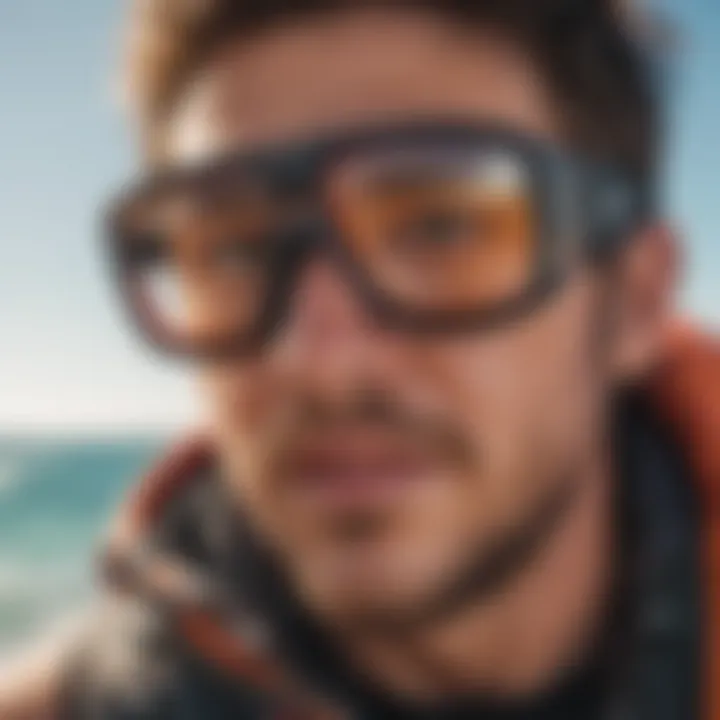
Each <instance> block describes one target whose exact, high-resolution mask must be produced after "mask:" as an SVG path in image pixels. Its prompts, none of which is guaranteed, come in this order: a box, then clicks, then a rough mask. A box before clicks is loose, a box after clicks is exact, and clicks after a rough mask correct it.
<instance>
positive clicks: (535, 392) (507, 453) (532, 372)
mask: <svg viewBox="0 0 720 720" xmlns="http://www.w3.org/2000/svg"><path fill="white" fill-rule="evenodd" d="M597 333H598V319H597V312H596V303H595V294H594V290H593V287H592V285H591V283H590V282H589V281H585V280H583V279H581V280H578V281H577V282H576V283H575V284H573V286H571V287H569V288H567V289H566V291H564V292H563V294H562V295H561V296H560V297H559V298H557V299H556V300H555V301H554V302H553V303H552V304H551V305H550V306H548V307H546V308H544V309H543V310H541V311H540V312H538V313H536V314H535V315H534V316H533V317H532V318H530V319H529V320H528V321H527V322H524V323H520V324H518V325H516V326H514V327H511V328H508V329H505V330H502V331H499V332H497V333H489V334H487V335H485V336H480V337H476V338H473V339H468V340H463V341H458V342H454V343H447V344H443V345H441V346H434V347H430V346H429V347H428V348H427V350H426V352H424V353H423V362H424V363H425V365H426V374H427V375H428V376H429V375H431V374H432V375H434V377H435V378H436V382H435V385H436V387H442V388H443V392H444V394H445V409H446V412H448V413H450V414H451V416H452V417H454V418H457V421H458V423H461V425H459V427H460V428H461V429H462V430H463V431H464V432H466V433H467V435H468V438H469V439H471V440H472V441H473V443H474V444H475V446H476V447H477V449H478V451H479V453H480V454H481V460H482V461H484V462H483V473H482V482H483V484H484V485H485V486H486V487H485V488H483V491H484V492H486V493H490V492H493V493H495V495H496V497H497V501H498V502H500V501H501V497H503V496H504V497H505V498H506V499H507V502H508V503H512V502H513V498H516V499H517V498H518V497H521V496H522V495H523V494H527V491H530V492H532V491H533V489H534V488H535V487H537V488H538V491H541V487H540V486H542V485H543V484H544V483H545V484H546V483H550V482H553V481H554V480H555V479H556V478H555V477H552V476H553V475H557V474H558V473H560V472H562V471H563V469H564V467H563V466H567V465H568V464H570V463H572V462H574V460H573V459H572V458H571V455H573V456H577V455H579V454H580V453H583V452H587V451H589V449H590V448H589V445H590V444H591V443H592V442H594V441H596V440H597V437H598V435H599V428H600V423H601V420H602V413H603V406H602V398H603V393H604V388H605V387H606V384H605V379H604V378H605V375H604V373H603V369H602V362H601V358H600V356H599V353H598V350H599V349H598V346H597ZM543 475H544V476H545V478H547V479H544V478H543V477H541V476H543ZM516 501H517V502H520V501H519V500H516Z"/></svg>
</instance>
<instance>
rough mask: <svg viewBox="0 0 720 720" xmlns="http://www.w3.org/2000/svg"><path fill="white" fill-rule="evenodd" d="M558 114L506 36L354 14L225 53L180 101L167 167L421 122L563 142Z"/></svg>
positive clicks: (242, 43)
mask: <svg viewBox="0 0 720 720" xmlns="http://www.w3.org/2000/svg"><path fill="white" fill-rule="evenodd" d="M555 115H556V114H555V109H554V106H553V103H552V101H551V98H550V97H549V93H548V91H547V89H546V87H545V84H544V82H543V79H542V77H541V75H540V74H539V72H538V71H537V68H535V67H534V66H533V63H532V61H531V58H530V57H528V55H527V54H526V53H525V52H524V51H523V49H522V48H520V47H518V46H517V45H515V44H513V43H512V42H510V41H509V40H508V39H505V38H503V37H502V36H500V35H499V34H498V33H497V32H493V31H492V30H490V29H485V30H483V29H477V28H473V29H472V31H469V30H467V29H463V28H461V27H460V26H457V25H454V24H452V23H450V22H447V21H444V20H442V19H440V18H439V17H436V16H431V15H429V14H422V13H419V12H412V11H393V12H389V11H385V12H382V11H365V12H345V13H337V14H334V15H328V16H325V17H317V18H307V19H304V20H302V21H297V22H295V23H293V24H290V23H288V24H286V25H279V26H277V27H275V28H273V29H272V30H269V31H265V32H264V33H263V34H262V35H259V36H256V37H255V38H253V39H251V40H236V41H234V42H230V43H227V44H226V45H224V46H223V47H222V48H220V49H219V50H218V51H217V52H216V53H215V55H214V56H213V57H211V58H210V59H209V60H208V61H207V62H206V63H205V65H204V66H203V67H202V68H201V70H200V72H199V73H198V74H197V76H196V77H195V79H194V80H193V82H192V83H191V84H190V85H189V87H188V88H187V89H186V90H185V93H184V95H183V96H182V97H181V98H180V99H179V102H178V104H177V107H176V109H175V111H174V113H173V115H172V117H171V119H170V123H169V126H168V155H169V157H168V160H170V161H171V162H172V161H185V160H195V159H199V158H202V157H204V156H208V155H213V154H216V153H218V152H223V151H224V150H228V149H240V148H242V147H246V146H247V147H250V146H253V145H257V144H260V143H272V142H274V141H282V140H287V139H290V138H292V137H295V136H301V135H309V134H315V133H318V134H319V133H321V132H326V131H333V130H339V129H343V128H347V127H351V126H356V125H363V124H369V123H382V122H383V121H384V120H388V121H392V120H398V119H403V120H407V119H410V118H414V117H424V118H447V119H452V118H457V119H462V120H464V121H468V120H472V119H474V118H477V119H478V120H492V121H494V122H501V123H504V124H507V125H508V126H510V127H513V128H515V129H519V130H526V131H530V132H532V133H534V134H535V135H540V136H546V137H548V138H553V137H555V136H556V135H557V134H558V127H559V122H558V120H557V118H556V116H555Z"/></svg>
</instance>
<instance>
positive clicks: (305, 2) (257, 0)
mask: <svg viewBox="0 0 720 720" xmlns="http://www.w3.org/2000/svg"><path fill="white" fill-rule="evenodd" d="M134 2H135V6H134V8H133V10H134V12H133V14H132V22H131V25H130V36H129V37H130V44H129V52H128V57H127V60H128V63H127V71H128V72H127V80H128V83H127V88H128V98H129V101H130V104H131V107H132V108H133V109H134V111H135V113H136V116H137V118H138V120H139V122H140V129H141V135H142V137H143V140H144V142H145V144H146V149H148V151H149V152H150V154H151V155H152V154H154V153H155V151H157V149H158V147H159V146H160V145H161V140H162V137H163V124H164V120H165V118H166V117H167V115H168V113H169V112H170V111H171V110H172V107H173V105H174V102H175V101H176V100H177V98H178V95H179V94H180V93H181V92H182V89H183V87H184V86H185V84H186V83H187V82H188V80H189V78H190V77H191V76H192V74H193V73H194V72H196V71H197V70H198V68H199V66H200V65H201V64H202V62H203V60H204V59H205V58H207V56H208V55H209V54H210V53H212V52H213V51H214V50H215V49H216V48H217V47H218V46H219V45H220V44H222V43H224V42H226V41H227V40H229V39H232V38H235V37H237V38H238V39H241V38H242V37H243V36H244V37H248V36H252V35H253V34H254V33H257V32H259V31H261V30H262V29H264V28H266V27H268V26H270V27H272V26H273V25H274V24H278V23H280V22H286V21H287V20H288V19H296V18H301V17H303V16H308V15H311V14H319V13H328V12H333V11H338V10H342V9H348V8H371V7H373V8H375V7H377V8H409V9H416V10H422V11H430V12H433V13H437V14H438V15H439V16H441V17H443V18H446V19H448V20H450V21H459V22H461V23H463V25H464V26H469V27H472V26H473V25H475V26H477V27H478V28H485V27H491V28H492V29H493V30H497V31H498V32H500V33H503V34H505V35H507V36H509V37H510V38H511V39H513V40H515V41H517V42H519V43H521V44H522V46H523V47H525V48H526V49H527V50H528V51H529V52H530V53H532V57H533V60H534V61H535V62H536V63H537V64H538V66H539V69H540V71H541V73H542V75H543V76H544V77H545V78H546V80H547V82H548V84H549V87H550V89H551V90H552V92H553V93H554V96H555V97H556V98H557V101H558V102H559V103H560V107H561V110H562V117H563V118H564V120H565V125H566V131H567V134H568V140H569V142H570V143H571V144H572V145H573V146H575V147H577V148H579V149H581V150H583V151H585V152H588V153H589V154H592V155H593V156H599V157H602V158H606V159H608V160H610V161H613V162H616V163H618V164H620V165H622V166H623V167H625V168H627V169H629V170H631V171H632V172H633V173H637V174H640V175H641V176H642V177H643V178H645V179H650V178H652V177H653V176H654V174H655V166H656V162H657V159H658V155H659V135H660V133H659V130H660V128H659V126H660V122H659V114H660V112H659V107H658V97H657V93H656V91H655V90H656V88H655V82H654V79H653V78H652V76H651V75H652V74H651V73H649V72H648V68H649V64H648V62H647V53H646V51H645V48H644V47H642V43H641V42H639V39H638V35H637V33H635V32H633V31H632V27H633V24H632V23H629V22H628V13H627V8H626V7H625V5H627V3H623V4H622V6H621V5H620V3H619V2H618V1H617V0H352V1H349V0H134Z"/></svg>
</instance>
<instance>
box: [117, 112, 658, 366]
mask: <svg viewBox="0 0 720 720" xmlns="http://www.w3.org/2000/svg"><path fill="white" fill-rule="evenodd" d="M432 144H446V145H447V146H448V147H450V146H453V147H456V148H458V149H461V150H466V151H467V152H468V153H471V152H473V151H477V150H479V149H491V150H493V151H497V150H501V151H503V152H505V153H509V154H510V155H511V156H513V157H515V158H518V159H519V160H521V161H522V165H523V167H524V169H525V170H527V175H528V178H529V182H530V191H531V197H532V201H533V208H532V209H533V212H534V215H535V217H536V218H537V233H538V237H537V239H536V242H535V248H536V253H535V259H534V268H533V269H532V272H531V277H530V280H529V282H528V283H527V285H526V287H525V288H524V289H523V291H522V292H521V293H519V294H518V295H517V296H515V297H513V298H510V299H509V300H507V301H504V302H501V303H498V304H497V305H496V306H494V307H484V308H481V309H480V308H467V309H465V310H452V311H440V310H438V311H428V310H418V309H416V308H411V307H408V306H406V305H404V304H403V303H400V302H398V301H397V300H395V299H393V298H391V297H389V296H388V295H387V294H385V293H384V292H383V291H382V289H380V288H378V287H377V285H376V284H375V283H374V282H373V280H372V278H371V277H370V276H369V275H368V273H367V272H366V271H365V270H364V268H363V267H362V265H361V264H360V263H359V262H357V260H356V259H355V258H354V257H353V253H352V251H351V249H350V248H349V247H348V243H346V242H343V234H342V232H341V230H340V228H339V227H338V223H337V218H336V214H335V212H334V209H333V208H332V207H331V205H330V202H329V199H328V197H327V194H328V193H327V192H326V191H325V188H326V187H327V184H328V177H329V176H330V174H331V173H332V172H333V171H334V170H335V169H336V168H337V167H338V165H339V164H341V163H344V162H345V161H347V160H349V159H351V158H353V157H362V156H363V155H368V154H369V153H371V152H372V153H375V154H381V153H382V152H383V150H385V149H388V150H390V151H395V150H397V149H398V148H404V147H409V148H412V147H414V146H417V147H421V148H422V147H423V146H424V145H427V146H429V145H432ZM247 175H250V176H251V177H253V178H256V179H257V180H258V182H263V183H269V185H270V187H271V188H272V190H273V192H281V193H283V194H285V193H287V194H289V195H294V194H300V195H303V196H305V197H308V198H309V200H310V203H311V205H312V207H313V208H315V209H316V211H315V212H314V214H313V217H312V218H310V220H309V222H306V223H305V224H304V225H302V226H298V227H293V228H292V229H291V231H289V232H288V233H286V234H285V233H283V236H282V237H278V238H273V243H274V244H275V243H277V247H274V249H273V253H272V258H273V259H272V263H273V265H272V267H271V277H272V280H271V283H270V288H269V291H268V296H267V297H266V298H265V302H264V307H263V310H262V312H261V313H259V316H258V321H257V322H256V323H255V325H254V326H253V327H252V328H250V329H249V330H247V331H245V332H243V333H242V334H240V333H238V334H237V336H233V337H227V338H225V339H223V340H222V341H217V342H211V343H204V344H202V346H201V345H199V344H197V343H189V342H183V341H182V340H179V339H178V338H175V337H173V336H171V335H170V334H169V333H168V332H166V330H165V328H164V327H163V326H162V324H160V323H158V322H157V321H156V318H155V317H154V316H153V314H152V313H151V312H150V311H149V309H148V307H147V306H146V305H145V304H144V303H143V302H142V300H141V298H139V297H138V294H137V293H136V292H135V291H134V290H133V285H134V273H133V270H132V268H131V266H130V265H131V264H130V263H129V262H128V260H127V257H126V252H125V248H126V247H127V244H128V239H129V231H128V228H127V226H126V220H125V218H126V217H127V214H128V212H129V211H130V210H131V209H132V208H134V207H135V206H136V204H137V203H138V202H143V201H146V200H147V199H148V198H151V197H152V196H153V194H155V193H164V192H166V191H168V190H171V189H173V188H174V187H183V186H186V185H187V184H188V183H192V184H193V185H201V186H202V185H203V184H207V183H218V182H220V183H223V182H226V181H228V180H229V181H237V178H238V177H240V176H247ZM649 195H650V194H649V193H648V191H647V188H646V187H645V184H644V183H643V182H642V181H641V180H639V179H637V178H633V177H632V176H631V175H630V174H628V173H624V172H621V171H619V170H617V169H616V168H612V167H609V166H608V165H605V164H603V163H601V162H595V161H591V160H588V159H586V158H582V157H580V156H578V155H577V154H575V153H573V152H572V151H569V150H566V149H564V148H562V147H559V146H558V145H556V144H553V143H551V142H548V141H547V140H545V139H542V138H536V137H533V136H531V135H529V134H526V133H522V132H518V131H515V130H513V129H510V128H507V127H503V126H498V125H490V124H478V123H477V122H474V123H460V122H457V121H450V122H448V121H431V122H427V121H422V122H412V123H401V124H395V125H390V126H382V127H376V126H372V127H366V128H361V129H359V130H351V131H346V132H343V133H339V134H336V135H331V136H326V137H322V138H319V139H317V138H313V139H310V140H300V141H297V142H293V143H289V144H283V145H278V146H272V147H263V148H259V149H257V150H256V151H251V152H247V151H244V152H238V153H231V154H228V155H224V156H223V157H221V158H219V159H214V160H210V161H209V162H207V163H204V164H202V165H192V166H183V167H179V168H171V169H169V170H165V171H161V172H158V173H155V174H153V175H151V176H150V177H148V178H145V179H142V180H140V182H138V183H136V184H134V185H133V186H131V187H130V188H129V189H128V190H126V191H124V192H123V193H121V195H120V196H119V198H118V199H117V200H115V201H114V203H113V204H112V205H111V208H110V210H109V211H108V213H107V214H106V220H105V227H106V233H105V237H106V249H107V250H108V255H109V260H110V264H111V267H112V270H113V275H114V278H115V281H116V283H117V285H118V287H119V288H120V294H121V296H122V300H123V303H124V306H125V308H126V309H127V310H128V311H129V314H130V317H131V319H132V321H133V325H134V326H135V327H136V328H137V329H139V331H140V333H141V335H142V336H143V338H144V339H145V340H146V341H147V342H149V343H150V344H151V345H153V346H154V347H155V348H156V349H157V350H159V351H161V352H163V353H166V354H169V355H172V356H181V357H185V358H189V359H193V360H213V359H223V358H228V357H238V356H246V355H250V354H253V353H256V352H258V351H259V350H260V349H261V348H262V347H263V345H264V344H265V343H267V341H268V340H269V339H270V338H271V337H272V336H273V335H274V334H275V333H276V332H277V331H278V328H279V327H280V326H281V324H282V322H283V321H284V319H285V318H286V316H287V314H288V311H289V307H290V303H291V297H292V293H293V290H294V287H295V285H296V283H297V282H298V279H299V278H300V276H301V270H302V267H303V266H304V264H305V263H306V262H307V260H308V258H309V257H311V256H312V255H313V254H314V253H317V252H322V253H324V254H325V255H326V256H327V257H329V258H330V259H331V260H332V261H333V262H334V263H335V264H336V265H337V267H338V269H339V270H340V271H341V273H342V274H343V276H344V277H345V278H346V279H347V281H348V282H349V283H350V285H351V286H352V288H353V290H354V292H356V293H357V294H358V296H359V297H360V298H361V301H362V302H363V304H364V305H365V307H366V308H367V309H368V310H369V312H370V313H371V314H372V316H373V317H374V318H375V319H376V321H377V322H379V323H380V324H382V325H383V326H385V327H387V328H390V329H392V330H395V331H398V332H405V333H410V334H414V335H424V336H429V337H433V336H434V337H440V336H448V335H456V334H467V333H475V332H484V331H488V330H491V329H493V328H497V327H501V326H504V325H506V324H507V323H509V322H512V321H514V320H517V319H520V318H522V317H524V316H526V315H528V314H529V313H531V312H533V310H535V309H537V308H538V307H540V306H541V305H542V304H543V302H544V301H545V300H547V299H548V298H549V297H550V296H551V295H552V294H553V293H554V292H555V291H556V290H557V289H558V288H560V287H561V286H562V284H563V282H564V280H565V278H566V276H567V275H568V274H569V272H570V270H571V267H572V266H573V265H572V263H568V262H563V261H561V260H562V258H560V259H559V258H558V255H560V254H561V253H560V250H561V249H562V248H561V247H559V245H560V244H561V243H562V242H565V243H569V242H571V243H572V245H573V248H574V249H573V251H572V252H571V254H574V255H579V256H581V257H583V258H586V259H589V260H598V259H601V258H603V257H606V256H608V255H611V254H613V253H614V252H615V251H616V250H617V249H618V248H619V247H621V246H622V245H623V244H624V243H625V242H627V240H629V238H630V237H631V236H632V234H633V233H634V231H635V230H637V229H638V227H640V226H641V225H643V224H645V223H647V222H648V221H649V220H650V218H651V215H652V203H651V198H650V197H649Z"/></svg>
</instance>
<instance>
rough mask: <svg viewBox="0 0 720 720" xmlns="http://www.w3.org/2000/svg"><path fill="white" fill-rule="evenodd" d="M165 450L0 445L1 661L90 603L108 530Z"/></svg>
mask: <svg viewBox="0 0 720 720" xmlns="http://www.w3.org/2000/svg"><path fill="white" fill-rule="evenodd" d="M162 446H163V441H162V440H159V439H133V440H122V441H119V440H118V441H105V440H104V441H102V442H101V441H97V440H94V441H80V440H78V441H69V440H62V441H47V440H28V439H22V440H18V439H9V438H6V439H3V438H0V658H2V657H6V656H7V655H8V654H11V653H12V652H13V651H14V650H15V649H16V648H19V647H22V646H23V645H25V644H27V643H28V642H32V641H34V640H35V639H36V638H37V637H39V636H41V635H42V634H43V633H44V632H45V631H47V630H49V629H51V628H52V627H53V626H54V625H55V624H58V623H61V622H62V620H63V618H64V617H65V616H69V615H71V614H73V613H76V612H77V611H78V610H80V609H81V608H82V607H83V605H84V604H85V603H87V602H88V601H89V600H90V599H91V597H92V593H93V588H94V577H93V572H94V570H93V566H94V558H95V557H96V553H97V550H98V547H99V543H100V541H101V538H102V537H103V532H104V530H105V528H106V523H107V521H108V519H109V518H110V517H111V516H112V513H113V512H114V509H115V508H116V507H117V506H118V504H119V503H120V502H121V500H122V498H123V496H124V495H125V493H126V492H127V490H128V487H129V486H130V485H131V484H132V482H133V481H134V480H135V479H136V478H137V477H138V474H139V473H141V472H142V471H143V469H144V468H147V466H148V465H149V464H150V463H152V461H153V459H154V458H155V457H156V456H157V455H158V454H159V452H160V449H161V447H162Z"/></svg>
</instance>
